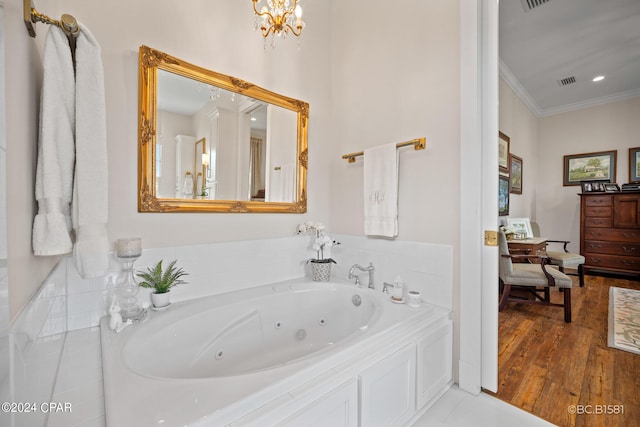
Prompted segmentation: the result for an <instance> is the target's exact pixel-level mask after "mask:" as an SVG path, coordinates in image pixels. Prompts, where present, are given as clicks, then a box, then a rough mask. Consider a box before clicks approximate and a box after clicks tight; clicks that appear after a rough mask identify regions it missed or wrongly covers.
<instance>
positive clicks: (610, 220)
mask: <svg viewBox="0 0 640 427" xmlns="http://www.w3.org/2000/svg"><path fill="white" fill-rule="evenodd" d="M580 253H581V254H582V255H583V256H584V257H585V264H584V270H585V273H586V272H588V271H589V270H598V271H603V272H612V273H624V274H633V275H638V276H640V192H635V191H634V192H619V193H613V194H610V193H609V194H608V193H582V194H580Z"/></svg>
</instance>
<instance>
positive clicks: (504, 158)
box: [498, 132, 511, 173]
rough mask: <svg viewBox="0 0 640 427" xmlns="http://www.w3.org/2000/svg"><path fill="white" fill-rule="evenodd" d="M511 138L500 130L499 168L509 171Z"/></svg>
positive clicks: (502, 170)
mask: <svg viewBox="0 0 640 427" xmlns="http://www.w3.org/2000/svg"><path fill="white" fill-rule="evenodd" d="M510 141H511V139H510V138H509V137H508V136H507V135H505V134H504V133H502V132H498V170H499V171H500V172H507V173H509V144H510Z"/></svg>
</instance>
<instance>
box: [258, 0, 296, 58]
mask: <svg viewBox="0 0 640 427" xmlns="http://www.w3.org/2000/svg"><path fill="white" fill-rule="evenodd" d="M251 1H252V2H253V11H254V13H255V14H256V24H255V29H257V28H258V26H259V27H260V31H261V32H262V36H263V37H264V38H265V43H266V39H267V37H268V36H269V35H271V37H272V42H271V44H272V46H274V47H275V36H276V35H277V36H278V37H280V36H283V37H286V36H287V34H288V33H289V32H291V33H293V35H294V36H296V37H299V36H300V34H301V33H302V29H303V28H304V21H302V8H301V7H300V5H299V4H298V0H264V2H265V3H266V4H265V5H264V6H262V8H261V9H260V11H258V6H259V5H258V3H261V2H262V1H263V0H251ZM258 18H262V23H260V24H258Z"/></svg>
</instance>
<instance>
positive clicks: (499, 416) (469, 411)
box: [413, 386, 553, 427]
mask: <svg viewBox="0 0 640 427" xmlns="http://www.w3.org/2000/svg"><path fill="white" fill-rule="evenodd" d="M426 426H441V427H444V426H446V427H468V426H474V427H512V426H519V427H550V426H553V424H550V423H548V422H547V421H545V420H543V419H541V418H538V417H536V416H535V415H531V414H529V413H528V412H525V411H523V410H521V409H519V408H516V407H515V406H512V405H509V404H508V403H506V402H503V401H501V400H499V399H497V398H495V397H492V396H489V395H487V394H484V393H480V394H479V395H477V396H474V395H472V394H470V393H467V392H465V391H462V390H460V389H459V388H458V387H457V386H454V387H452V388H451V389H450V390H449V391H447V393H445V394H444V396H442V397H441V398H440V399H439V400H438V401H437V402H436V403H435V404H434V405H433V406H432V407H431V408H430V409H429V410H428V411H427V413H426V414H425V415H424V416H422V417H421V418H420V419H419V420H418V421H416V422H415V423H414V424H413V427H426Z"/></svg>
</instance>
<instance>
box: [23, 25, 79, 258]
mask: <svg viewBox="0 0 640 427" xmlns="http://www.w3.org/2000/svg"><path fill="white" fill-rule="evenodd" d="M43 68H44V70H43V80H42V94H41V101H40V133H39V136H38V139H39V144H38V160H37V166H36V184H35V193H36V200H37V201H38V213H37V215H36V217H35V219H34V221H33V234H32V245H33V252H34V254H35V255H44V256H46V255H60V254H66V253H69V252H71V248H72V243H71V237H70V235H69V232H70V230H71V217H70V210H69V204H70V203H71V199H72V191H73V164H74V161H75V152H74V128H75V82H74V75H73V60H72V58H71V50H70V49H69V41H68V39H67V37H66V36H65V34H64V33H63V32H62V30H61V29H60V28H58V27H56V26H50V27H49V31H48V32H47V37H46V39H45V44H44V58H43Z"/></svg>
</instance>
